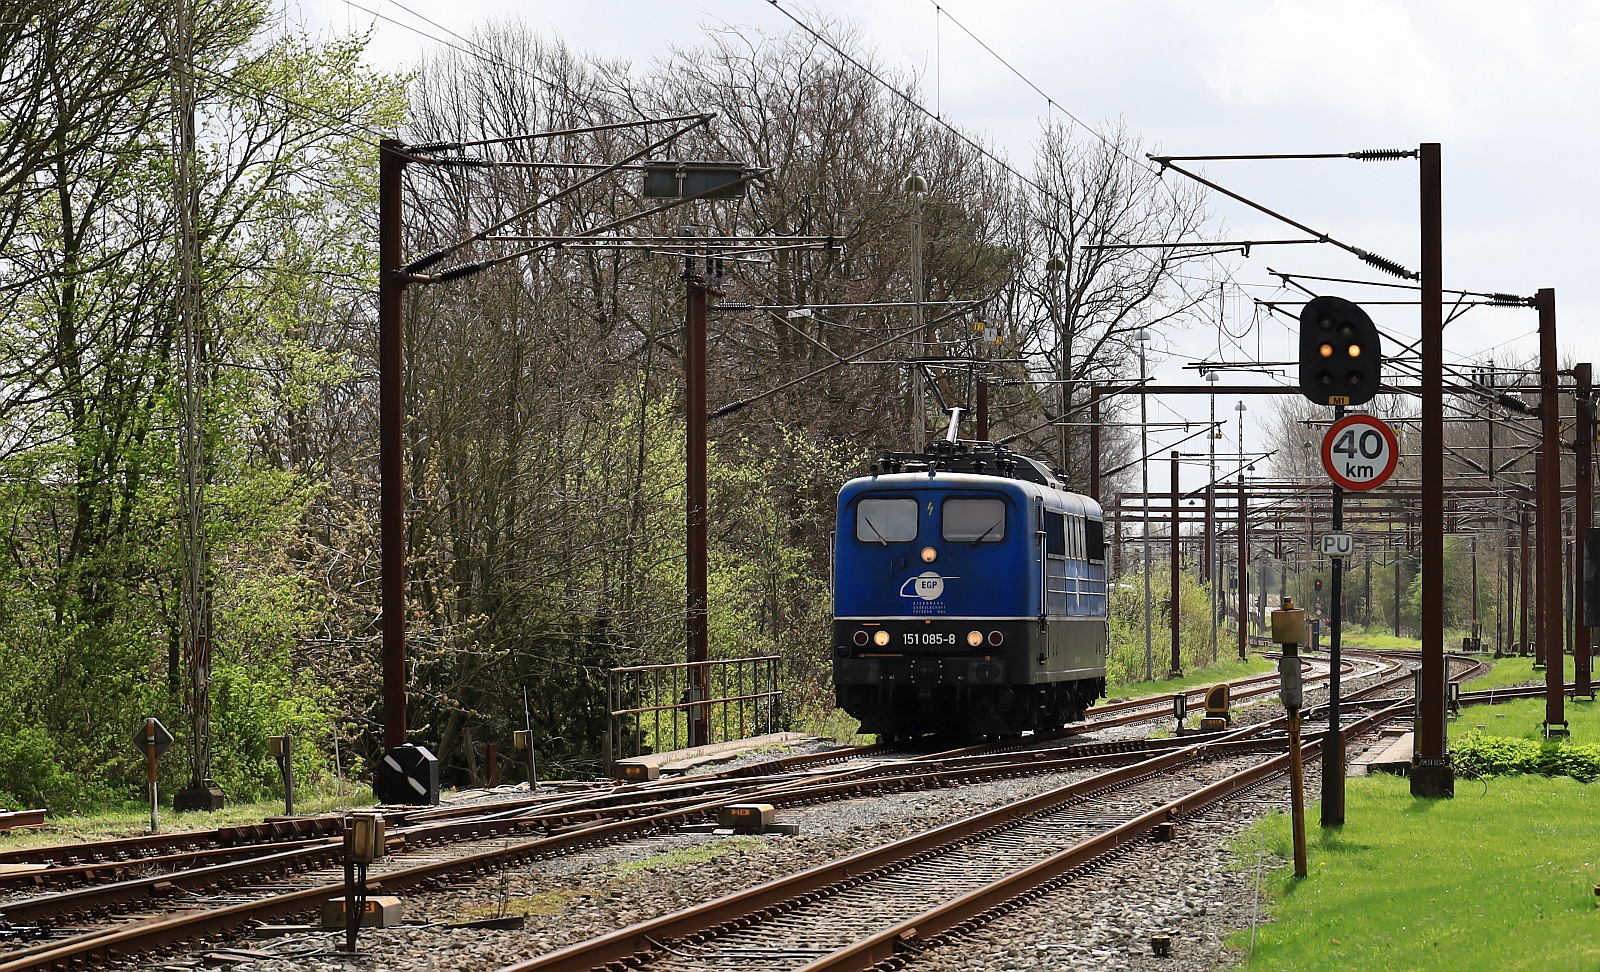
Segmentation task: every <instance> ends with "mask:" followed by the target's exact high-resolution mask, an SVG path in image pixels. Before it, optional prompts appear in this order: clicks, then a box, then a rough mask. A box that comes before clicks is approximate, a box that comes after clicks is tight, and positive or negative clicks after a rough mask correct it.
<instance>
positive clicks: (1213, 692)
mask: <svg viewBox="0 0 1600 972" xmlns="http://www.w3.org/2000/svg"><path fill="white" fill-rule="evenodd" d="M1231 693H1232V690H1231V689H1229V687H1228V683H1226V682H1223V683H1221V684H1218V685H1213V686H1211V688H1210V689H1208V690H1207V691H1206V714H1205V718H1203V719H1201V720H1200V728H1201V729H1226V728H1227V727H1228V725H1229V724H1230V723H1232V722H1233V715H1232V712H1231V710H1230V707H1229V702H1230V696H1231Z"/></svg>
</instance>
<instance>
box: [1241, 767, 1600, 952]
mask: <svg viewBox="0 0 1600 972" xmlns="http://www.w3.org/2000/svg"><path fill="white" fill-rule="evenodd" d="M1456 794H1457V795H1456V798H1455V799H1453V800H1418V799H1415V798H1413V797H1412V796H1411V792H1410V787H1409V782H1408V781H1407V780H1406V779H1404V778H1401V777H1390V776H1383V775H1380V776H1373V777H1366V778H1357V779H1352V780H1350V781H1349V786H1348V787H1347V790H1346V817H1345V820H1346V823H1345V826H1344V827H1343V828H1340V829H1336V830H1324V831H1321V832H1318V831H1317V828H1316V827H1315V821H1316V819H1317V812H1318V811H1317V809H1316V808H1315V806H1313V807H1311V808H1308V809H1307V812H1306V816H1307V819H1309V820H1310V821H1312V822H1313V823H1312V827H1311V831H1312V832H1311V833H1309V834H1308V835H1307V838H1308V840H1309V842H1310V843H1309V848H1308V863H1309V867H1308V872H1309V875H1308V877H1307V878H1306V879H1304V880H1296V879H1295V878H1294V876H1293V871H1292V869H1291V868H1288V867H1284V868H1283V869H1281V870H1279V871H1277V872H1275V873H1274V874H1273V875H1272V876H1271V877H1270V878H1269V879H1268V896H1269V898H1270V899H1271V901H1272V911H1273V915H1274V920H1273V921H1272V922H1271V923H1270V924H1265V925H1262V926H1261V927H1260V928H1259V929H1257V932H1256V939H1255V946H1254V950H1253V952H1251V949H1250V931H1249V930H1245V931H1241V932H1238V933H1235V934H1234V935H1233V936H1232V937H1231V938H1230V940H1229V941H1230V944H1232V945H1233V946H1235V947H1237V948H1238V949H1240V950H1241V951H1242V952H1249V953H1250V954H1249V957H1248V959H1247V961H1246V963H1245V966H1244V967H1245V968H1247V969H1253V970H1311V969H1362V970H1389V969H1394V970H1400V969H1453V970H1476V969H1494V970H1539V972H1550V970H1564V969H1594V968H1596V966H1597V965H1600V915H1597V914H1596V908H1597V906H1596V897H1595V894H1594V886H1595V884H1596V883H1597V882H1600V855H1597V854H1596V851H1595V846H1594V839H1593V838H1594V826H1593V822H1592V821H1593V820H1594V817H1595V815H1596V813H1597V812H1600V790H1597V789H1596V788H1595V787H1593V786H1585V785H1583V784H1581V783H1577V782H1574V781H1573V780H1570V779H1561V778H1555V779H1551V778H1546V777H1541V776H1516V777H1503V778H1497V779H1493V780H1480V781H1470V780H1459V779H1458V781H1457V784H1456ZM1258 837H1259V839H1261V840H1263V841H1264V843H1265V849H1266V853H1268V854H1272V855H1276V856H1277V857H1278V858H1280V859H1284V858H1289V857H1291V855H1292V850H1291V846H1292V845H1291V836H1290V828H1289V819H1288V818H1287V817H1285V816H1281V815H1279V816H1273V817H1269V818H1267V819H1266V820H1264V821H1262V823H1261V824H1259V825H1258V826H1257V828H1256V830H1255V831H1253V832H1252V836H1251V837H1250V838H1248V839H1246V840H1244V841H1241V844H1240V847H1239V850H1240V854H1241V858H1243V859H1244V860H1246V861H1247V862H1248V866H1250V867H1254V866H1255V862H1256V857H1257V850H1258V848H1257V845H1256V843H1255V841H1256V840H1257V839H1258Z"/></svg>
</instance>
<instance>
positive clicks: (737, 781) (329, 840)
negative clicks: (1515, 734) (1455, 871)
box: [0, 673, 1506, 972]
mask: <svg viewBox="0 0 1600 972" xmlns="http://www.w3.org/2000/svg"><path fill="white" fill-rule="evenodd" d="M1399 677H1400V678H1402V679H1405V678H1409V675H1408V674H1404V673H1402V674H1401V676H1399ZM1253 681H1255V682H1257V685H1256V686H1247V687H1246V690H1247V691H1248V690H1249V689H1250V688H1252V687H1255V688H1259V687H1260V686H1261V685H1263V684H1264V685H1265V689H1264V690H1265V691H1273V690H1274V689H1275V681H1276V680H1275V676H1271V677H1268V678H1264V679H1263V678H1258V679H1256V680H1253ZM1269 681H1270V684H1268V683H1269ZM1498 695H1499V697H1502V698H1503V697H1506V696H1505V693H1504V691H1503V690H1502V691H1501V692H1500V693H1498ZM1170 699H1171V696H1160V697H1154V698H1151V699H1146V700H1134V701H1130V702H1129V703H1126V704H1124V705H1122V706H1119V710H1120V711H1119V710H1113V713H1114V714H1111V715H1110V716H1109V718H1112V719H1118V720H1121V719H1123V718H1126V717H1131V716H1132V715H1133V712H1134V710H1137V709H1138V708H1139V706H1140V705H1141V704H1143V705H1144V707H1145V709H1146V711H1145V713H1144V715H1143V716H1142V718H1143V719H1145V720H1149V719H1151V718H1156V717H1160V716H1163V715H1166V714H1168V713H1170V704H1171V703H1170ZM1276 728H1277V727H1276V726H1275V725H1274V723H1272V722H1271V721H1270V720H1269V721H1266V722H1262V723H1259V724H1257V725H1253V726H1248V727H1242V728H1240V729H1238V730H1236V731H1235V732H1233V733H1229V734H1226V736H1218V737H1208V738H1207V739H1206V740H1205V741H1203V742H1200V743H1198V744H1196V743H1195V742H1194V740H1193V739H1192V737H1185V738H1179V739H1164V740H1163V739H1151V740H1131V739H1130V740H1120V741H1111V742H1066V743H1064V744H1052V745H1049V746H1048V747H1047V748H1039V744H1038V743H1037V742H1035V743H1034V748H1030V749H1026V750H1022V751H1017V750H1016V749H1015V747H1014V745H1013V746H1011V747H996V746H987V747H984V746H979V747H965V748H963V749H959V750H948V751H944V752H939V753H932V754H921V755H917V756H914V757H911V758H899V759H888V758H885V754H884V753H883V752H882V751H881V750H882V747H868V749H873V750H878V752H876V753H875V754H874V755H875V756H876V757H877V758H878V759H879V761H878V762H876V763H872V764H868V765H864V766H852V767H846V768H840V769H829V768H827V767H826V766H816V765H814V766H812V767H810V768H809V769H807V770H797V769H795V767H794V765H793V761H791V760H776V761H770V762H769V763H767V764H764V765H767V766H773V767H776V769H777V772H773V773H769V774H767V775H765V776H760V777H749V776H742V775H740V774H741V773H744V772H747V770H741V771H738V772H735V773H727V774H711V775H708V776H706V777H704V778H694V779H683V780H672V781H657V782H656V783H652V784H628V785H623V786H615V787H609V788H606V789H604V790H600V791H594V792H583V793H564V794H544V795H541V796H537V797H529V798H525V799H524V800H522V801H517V802H515V803H511V804H495V805H490V806H487V807H479V808H473V809H471V810H467V809H464V808H459V807H451V808H426V809H420V810H419V809H409V810H406V811H398V812H396V813H394V814H393V815H392V818H391V819H392V820H393V821H394V828H393V830H392V831H391V834H392V840H391V844H392V846H393V848H394V850H395V851H396V853H395V854H394V856H393V857H391V858H390V859H389V860H388V861H386V862H385V863H384V864H383V865H382V866H381V867H379V866H374V869H373V874H372V881H373V882H374V884H375V885H376V886H377V888H378V889H379V890H381V891H382V892H383V893H392V892H396V891H405V890H408V889H427V888H434V889H436V888H439V887H444V886H452V885H455V884H459V883H460V882H462V881H468V882H470V881H472V880H473V879H474V878H475V877H478V876H481V875H485V874H489V873H493V872H494V871H496V870H497V869H501V868H505V867H508V866H512V865H514V864H518V863H521V862H524V861H529V860H536V859H541V858H548V857H554V856H560V855H562V854H567V853H571V852H573V851H575V850H577V849H580V848H584V847H589V846H594V845H596V844H601V843H606V842H615V841H621V840H627V839H630V838H632V837H637V836H641V835H646V834H650V833H661V832H671V831H673V830H674V829H675V828H678V827H680V826H682V825H683V824H685V823H689V822H694V821H697V820H703V819H706V818H707V817H713V818H714V816H715V813H716V811H717V809H718V808H720V807H721V806H723V805H725V804H727V803H730V802H750V801H754V800H759V801H761V802H768V803H773V804H774V805H776V806H779V807H794V806H803V805H807V804H814V803H822V802H826V801H830V800H837V799H842V798H850V797H856V796H864V795H872V794H876V793H888V792H897V791H901V790H907V789H915V788H919V787H946V786H952V785H958V784H962V783H965V782H969V781H978V780H990V779H997V778H1004V777H1011V776H1021V775H1030V774H1041V773H1056V772H1069V773H1077V774H1079V775H1081V776H1084V777H1088V776H1091V775H1094V774H1102V773H1104V772H1122V771H1123V768H1125V767H1127V766H1129V765H1138V764H1140V763H1151V762H1152V761H1157V760H1163V759H1169V758H1171V755H1172V754H1173V753H1179V752H1184V751H1188V750H1193V749H1196V748H1199V749H1204V750H1207V751H1209V752H1210V753H1211V754H1212V756H1213V757H1214V758H1224V756H1226V758H1242V757H1241V753H1247V752H1261V751H1266V750H1274V749H1276V750H1277V751H1279V752H1281V751H1282V746H1283V743H1282V739H1281V738H1280V737H1277V736H1276V735H1275V732H1276ZM1351 734H1352V735H1353V734H1354V729H1353V728H1352V730H1351ZM823 755H825V756H827V755H833V754H823ZM802 762H803V760H802ZM328 819H332V820H334V821H335V822H337V818H307V819H306V820H305V821H301V822H299V826H298V827H296V828H292V829H291V828H284V827H281V826H268V827H264V828H263V829H259V830H251V831H248V832H243V833H240V832H226V833H225V832H222V831H217V832H210V833H207V834H202V835H199V836H196V835H162V837H161V839H160V840H158V841H154V842H150V841H149V840H148V839H144V840H145V842H144V843H143V844H142V845H141V844H140V840H141V839H138V838H135V839H132V840H130V841H124V842H112V843H111V846H102V847H100V848H98V849H90V848H89V845H80V846H79V847H77V848H76V849H74V850H73V851H72V852H71V854H72V855H76V857H70V859H71V860H73V861H74V863H72V864H71V865H69V866H68V867H63V868H52V870H56V871H60V872H62V873H61V879H62V880H63V881H65V880H68V878H67V874H68V873H69V872H71V871H72V870H73V869H74V868H77V869H82V870H80V871H79V872H78V874H77V879H79V880H83V881H87V880H92V879H95V878H96V876H97V870H96V869H100V871H99V872H98V874H99V879H101V880H103V878H104V877H105V876H106V875H120V876H122V877H123V880H116V881H111V882H107V883H100V884H94V885H90V886H88V887H81V888H75V889H72V890H69V891H54V892H51V893H48V894H36V895H33V896H32V897H28V898H11V899H7V900H5V901H0V922H3V923H4V924H0V931H4V930H5V929H6V928H10V929H11V930H12V931H13V934H11V935H10V936H9V938H10V940H11V942H13V943H18V944H20V945H21V947H18V948H13V949H10V950H7V951H0V972H13V970H21V969H42V968H63V967H69V966H72V965H74V964H78V963H82V962H85V961H91V962H92V961H104V960H105V959H106V958H107V957H108V956H111V955H115V954H128V953H132V952H138V951H142V950H149V949H159V948H163V947H168V946H171V945H173V944H176V943H178V942H181V941H184V940H189V939H193V938H199V937H210V936H216V935H219V934H223V933H225V932H226V931H228V930H229V929H233V928H238V927H240V926H242V925H246V924H248V923H250V922H258V923H270V922H274V921H279V920H282V919H284V918H287V917H291V916H295V915H303V914H307V913H310V912H313V911H315V910H317V909H318V908H319V907H320V905H321V903H322V902H323V901H324V900H326V899H328V898H333V897H337V896H339V895H340V894H342V892H343V885H342V873H341V871H340V868H339V866H338V863H339V861H340V855H341V850H342V848H341V846H340V843H339V838H336V837H332V836H328V835H326V830H327V828H328V827H329V826H330V824H329V823H328ZM235 830H237V829H235ZM308 833H309V834H311V835H312V836H305V835H306V834H308ZM318 834H323V836H316V835H318ZM252 840H254V841H259V842H263V845H264V846H258V847H257V848H255V850H254V851H253V852H252V853H253V855H254V856H253V857H252V856H250V854H248V853H247V851H248V850H249V842H250V841H252ZM230 841H231V842H233V845H232V846H230V845H229V842H230ZM208 843H209V844H210V846H205V845H207V844H208ZM139 846H142V847H143V848H144V849H145V850H151V849H155V850H159V851H162V852H163V853H162V854H160V855H158V857H157V858H156V859H146V860H141V859H139V858H137V857H132V856H127V855H129V854H130V852H131V849H132V848H135V847H139ZM54 850H55V851H56V852H57V857H61V858H68V855H66V854H63V853H62V852H60V851H59V849H54ZM30 853H33V854H35V855H36V856H37V855H38V854H39V853H40V852H30ZM118 854H122V855H124V856H122V857H120V858H118V857H117V855H118ZM197 855H198V858H197ZM8 856H9V855H8ZM96 857H100V858H116V859H114V860H109V861H108V860H85V859H87V858H96ZM161 857H164V858H166V861H165V862H162V861H161V860H160V859H159V858H161ZM233 858H239V859H233ZM153 867H163V868H166V869H165V870H161V871H158V872H156V873H147V874H142V875H140V876H138V877H131V878H130V877H128V875H129V874H134V873H137V872H139V871H141V870H148V869H150V868H153ZM41 873H44V874H47V873H49V872H41ZM35 880H46V879H44V878H42V877H37V876H36V877H35ZM52 880H53V879H52ZM30 890H31V889H30ZM74 923H76V924H74ZM30 927H31V928H32V929H33V935H32V939H31V940H29V941H26V942H19V939H20V938H21V937H22V935H19V934H15V932H16V931H17V930H18V929H21V930H22V931H23V933H24V934H26V933H27V930H28V929H29V928H30ZM7 937H8V936H6V935H0V941H3V940H5V939H6V938H7Z"/></svg>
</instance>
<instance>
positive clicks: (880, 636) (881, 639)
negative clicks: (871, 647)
mask: <svg viewBox="0 0 1600 972" xmlns="http://www.w3.org/2000/svg"><path fill="white" fill-rule="evenodd" d="M872 643H873V644H875V645H877V646H878V647H879V648H882V647H883V646H885V645H887V644H888V643H889V632H887V631H884V630H883V629H881V628H880V629H878V630H877V631H874V632H873V633H872Z"/></svg>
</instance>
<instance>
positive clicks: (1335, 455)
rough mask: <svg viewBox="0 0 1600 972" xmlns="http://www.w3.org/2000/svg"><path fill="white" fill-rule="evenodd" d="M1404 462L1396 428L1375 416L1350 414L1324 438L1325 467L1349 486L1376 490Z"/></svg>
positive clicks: (1334, 479) (1336, 478) (1335, 480)
mask: <svg viewBox="0 0 1600 972" xmlns="http://www.w3.org/2000/svg"><path fill="white" fill-rule="evenodd" d="M1399 461H1400V440H1399V439H1397V438H1395V434H1394V429H1391V428H1389V426H1388V424H1387V423H1385V422H1384V421H1383V420H1382V419H1377V418H1373V417H1372V416H1371V415H1347V416H1345V417H1344V418H1342V419H1340V420H1339V421H1337V422H1335V423H1333V427H1332V428H1330V429H1328V434H1327V435H1325V436H1323V437H1322V468H1323V469H1326V470H1327V471H1328V475H1329V476H1330V477H1332V479H1333V481H1334V482H1335V483H1338V484H1339V485H1340V486H1343V487H1344V488H1345V489H1356V490H1360V489H1375V488H1376V487H1378V486H1382V485H1383V484H1384V483H1385V482H1387V481H1388V479H1389V477H1390V476H1391V475H1392V474H1393V473H1394V467H1395V464H1396V463H1397V462H1399Z"/></svg>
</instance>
